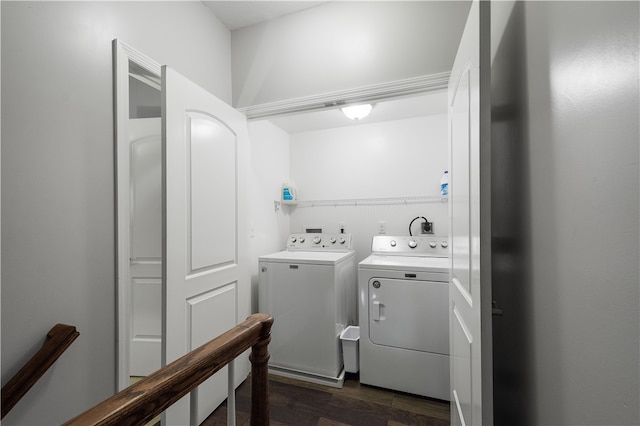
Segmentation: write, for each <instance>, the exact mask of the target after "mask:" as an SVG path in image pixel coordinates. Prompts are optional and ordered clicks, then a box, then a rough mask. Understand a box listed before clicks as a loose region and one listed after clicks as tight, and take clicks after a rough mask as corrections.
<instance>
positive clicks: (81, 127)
mask: <svg viewBox="0 0 640 426" xmlns="http://www.w3.org/2000/svg"><path fill="white" fill-rule="evenodd" d="M0 7H1V8H2V26H1V28H2V124H3V125H2V308H1V310H2V383H3V384H4V383H6V381H7V380H8V379H9V378H10V377H11V376H13V374H14V373H16V372H17V370H18V369H19V368H20V367H21V366H22V364H23V363H24V362H25V361H26V360H28V359H29V358H30V357H31V356H32V355H33V354H34V353H35V351H36V350H37V349H38V348H39V347H40V346H41V344H42V342H43V340H44V336H45V334H46V332H47V331H48V330H49V329H50V328H51V327H52V326H53V325H54V324H56V323H58V322H63V323H68V324H72V325H74V326H76V327H77V329H78V331H79V332H80V337H79V338H78V339H77V340H76V341H75V342H74V343H73V345H72V346H71V347H70V348H69V349H68V351H67V352H66V353H65V354H63V356H62V357H61V358H60V359H59V360H58V362H57V363H56V365H55V366H54V367H53V368H52V369H51V370H50V371H49V372H48V373H47V374H46V375H45V376H44V377H43V378H42V379H41V380H40V381H39V382H38V383H37V384H36V385H35V386H34V388H32V389H31V391H30V392H29V393H28V394H27V395H26V396H25V398H24V399H23V400H22V401H21V402H20V403H19V404H18V405H17V406H16V407H15V408H14V410H13V411H12V412H11V413H9V414H8V415H7V417H5V419H3V421H2V422H3V424H6V425H10V424H60V423H61V422H63V421H65V420H67V419H69V418H71V417H72V416H74V415H76V414H78V413H80V412H81V411H83V410H84V409H86V408H88V407H89V406H91V405H93V404H95V403H97V402H99V401H100V400H102V399H104V398H106V397H107V396H109V395H110V394H112V393H113V392H114V391H115V388H116V383H115V371H114V370H115V356H116V347H115V255H114V252H115V244H114V236H115V232H114V172H113V170H114V164H113V123H114V118H113V101H112V96H113V95H112V93H113V88H112V52H111V40H112V39H113V38H119V39H121V40H122V41H124V42H126V43H127V44H129V45H131V46H133V47H134V48H136V49H138V50H140V51H141V52H143V53H144V54H146V55H147V56H149V57H151V58H153V59H154V60H156V61H158V62H160V63H163V64H168V65H170V66H172V67H173V68H175V69H177V70H178V71H179V72H180V73H182V74H184V75H185V76H187V77H189V78H191V79H192V80H194V81H195V82H196V83H198V84H200V85H201V86H203V87H204V88H206V89H208V90H209V91H211V92H212V93H214V94H215V95H217V96H218V97H220V98H222V99H223V100H225V101H227V102H230V101H231V68H230V33H229V31H228V30H227V29H226V28H225V27H224V26H223V25H222V24H221V23H220V22H219V21H218V20H217V18H215V16H213V14H212V12H211V11H210V10H209V9H208V8H207V7H205V6H204V5H203V4H201V3H200V2H1V6H0Z"/></svg>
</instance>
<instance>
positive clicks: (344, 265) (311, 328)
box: [258, 234, 357, 387]
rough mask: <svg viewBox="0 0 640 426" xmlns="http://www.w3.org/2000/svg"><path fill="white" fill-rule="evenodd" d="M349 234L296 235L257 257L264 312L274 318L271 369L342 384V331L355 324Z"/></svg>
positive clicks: (353, 257)
mask: <svg viewBox="0 0 640 426" xmlns="http://www.w3.org/2000/svg"><path fill="white" fill-rule="evenodd" d="M351 247H352V245H351V235H350V234H292V235H290V236H289V238H288V240H287V249H286V250H285V251H280V252H277V253H273V254H269V255H266V256H261V257H260V258H259V259H258V266H259V271H260V275H259V287H258V292H259V294H258V301H259V310H260V312H266V313H269V314H271V315H272V316H273V318H274V323H273V327H272V328H271V343H269V353H270V355H271V358H270V359H269V372H270V373H274V374H279V375H283V376H288V377H293V378H297V379H301V380H306V381H310V382H315V383H321V384H324V385H329V386H333V387H342V385H343V382H344V369H343V362H342V349H341V345H340V333H341V332H342V331H343V330H344V329H345V328H346V327H347V326H349V325H354V324H356V322H357V299H356V295H357V277H356V273H357V269H356V261H355V252H354V251H353V250H352V248H351Z"/></svg>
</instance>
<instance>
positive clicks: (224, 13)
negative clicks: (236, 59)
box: [203, 0, 328, 31]
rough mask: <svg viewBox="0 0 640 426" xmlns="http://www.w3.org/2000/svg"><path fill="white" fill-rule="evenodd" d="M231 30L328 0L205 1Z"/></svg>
mask: <svg viewBox="0 0 640 426" xmlns="http://www.w3.org/2000/svg"><path fill="white" fill-rule="evenodd" d="M203 3H204V4H205V5H206V6H207V7H209V8H210V9H211V10H213V13H214V14H215V15H216V16H217V17H218V19H220V21H221V22H222V23H223V24H224V25H225V26H226V27H227V28H229V30H231V31H233V30H237V29H239V28H244V27H248V26H251V25H255V24H259V23H261V22H265V21H269V20H271V19H275V18H278V17H280V16H284V15H288V14H290V13H295V12H300V11H301V10H305V9H310V8H312V7H315V6H319V5H321V4H324V3H328V2H326V1H228V0H227V1H203Z"/></svg>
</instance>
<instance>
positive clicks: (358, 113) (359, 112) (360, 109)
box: [340, 104, 373, 120]
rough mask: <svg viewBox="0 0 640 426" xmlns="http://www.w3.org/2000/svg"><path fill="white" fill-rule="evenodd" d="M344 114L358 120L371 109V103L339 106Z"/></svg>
mask: <svg viewBox="0 0 640 426" xmlns="http://www.w3.org/2000/svg"><path fill="white" fill-rule="evenodd" d="M340 109H341V110H342V112H343V113H344V115H346V116H347V117H349V118H350V119H352V120H360V119H362V118H365V117H366V116H367V115H369V113H370V112H371V110H372V109H373V105H371V104H363V105H350V106H346V107H343V108H340Z"/></svg>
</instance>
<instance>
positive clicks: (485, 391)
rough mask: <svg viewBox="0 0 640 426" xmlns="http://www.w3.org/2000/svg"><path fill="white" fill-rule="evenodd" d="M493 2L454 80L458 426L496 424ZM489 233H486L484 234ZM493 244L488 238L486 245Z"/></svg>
mask: <svg viewBox="0 0 640 426" xmlns="http://www.w3.org/2000/svg"><path fill="white" fill-rule="evenodd" d="M488 8H489V2H483V1H474V2H473V3H472V6H471V10H470V12H469V17H468V19H467V24H466V26H465V29H464V33H463V36H462V39H461V41H460V46H459V48H458V53H457V55H456V59H455V62H454V66H453V69H452V72H451V77H450V80H449V124H450V133H449V146H450V155H451V157H450V165H449V167H450V168H449V197H450V199H449V208H450V211H449V214H450V221H451V243H450V247H451V253H450V255H451V283H450V286H449V308H450V311H449V324H450V343H449V344H450V351H451V423H452V424H453V425H481V424H491V423H492V418H491V417H492V388H491V386H492V378H491V303H490V291H491V283H490V274H489V273H488V272H489V271H490V267H491V264H490V258H489V257H488V255H490V249H489V250H487V249H486V247H487V244H488V243H489V241H488V238H486V237H485V235H487V234H486V232H487V231H488V230H489V228H488V226H487V223H489V222H485V219H484V218H485V217H487V216H488V215H486V213H487V210H486V209H487V207H488V205H489V204H488V203H489V199H488V197H487V196H486V192H485V191H483V188H487V186H486V182H488V181H487V180H485V179H487V177H488V176H489V167H490V164H489V161H487V160H488V157H487V156H486V155H485V153H486V152H487V151H486V150H487V144H488V142H489V140H488V138H486V139H485V137H486V133H485V132H486V130H487V129H488V127H487V126H488V124H490V123H489V120H487V119H486V115H485V114H486V113H487V111H486V110H482V109H481V108H482V107H483V105H482V101H483V99H482V97H483V96H484V95H485V93H486V92H485V91H484V89H485V88H487V87H488V86H489V85H488V79H489V75H488V72H485V71H488V68H487V67H486V66H485V65H486V64H485V63H484V62H483V60H482V58H483V54H485V53H486V52H485V51H484V50H483V49H485V48H488V47H489V46H488V44H485V41H486V40H488V38H487V37H486V35H487V34H488V30H489V27H488V25H487V24H488V12H489V9H488ZM481 228H482V229H481ZM482 238H486V240H484V239H482Z"/></svg>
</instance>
